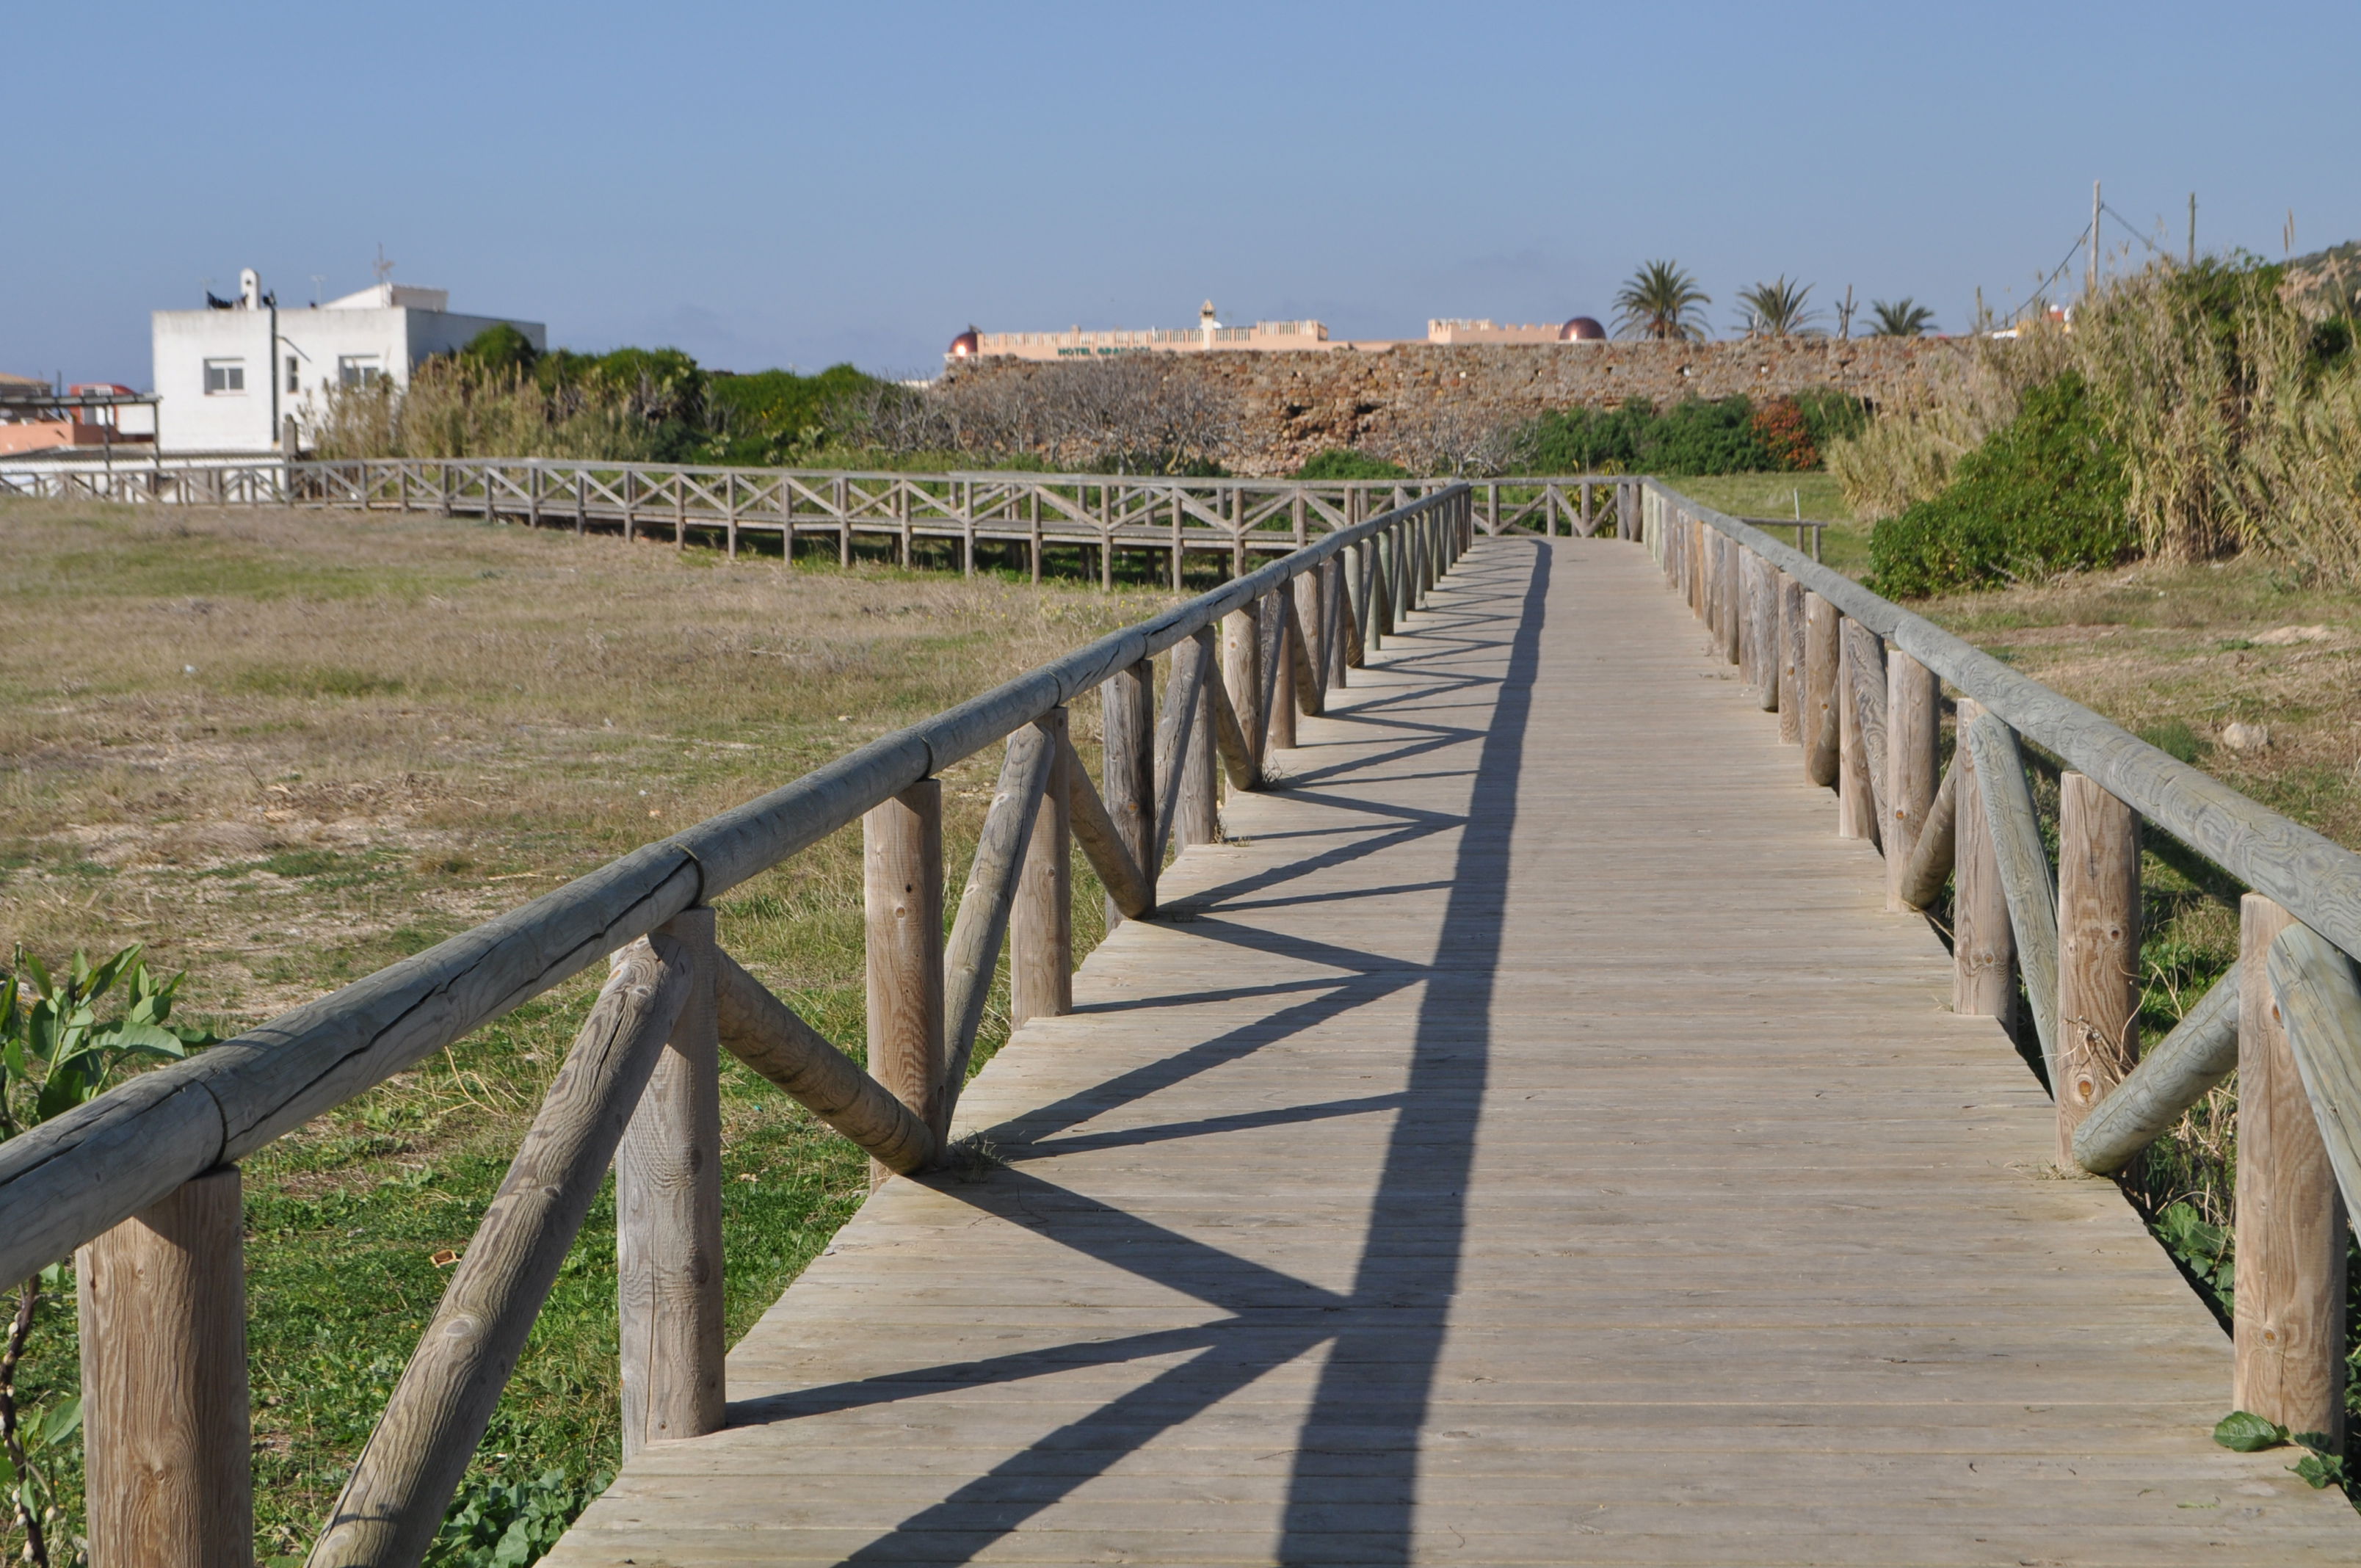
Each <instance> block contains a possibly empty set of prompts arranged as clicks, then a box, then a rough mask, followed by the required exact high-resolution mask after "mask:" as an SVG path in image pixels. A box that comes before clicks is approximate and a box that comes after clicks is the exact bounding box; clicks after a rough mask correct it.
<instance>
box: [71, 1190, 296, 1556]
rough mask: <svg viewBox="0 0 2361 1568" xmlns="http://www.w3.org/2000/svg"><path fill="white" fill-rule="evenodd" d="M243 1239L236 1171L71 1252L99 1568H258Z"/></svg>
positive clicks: (93, 1533)
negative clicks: (77, 1299) (250, 1566)
mask: <svg viewBox="0 0 2361 1568" xmlns="http://www.w3.org/2000/svg"><path fill="white" fill-rule="evenodd" d="M244 1235H245V1220H244V1210H243V1205H242V1204H241V1202H240V1195H239V1182H238V1174H237V1168H236V1167H235V1166H229V1167H225V1168H221V1169H218V1170H213V1171H208V1172H207V1173H205V1174H204V1175H203V1176H200V1177H198V1178H196V1179H194V1180H192V1181H189V1182H187V1183H184V1184H183V1185H182V1186H181V1189H180V1190H178V1191H176V1192H174V1193H172V1194H171V1195H170V1196H169V1197H167V1198H164V1199H162V1200H161V1201H159V1202H157V1203H155V1204H154V1205H152V1206H151V1207H149V1208H148V1209H146V1210H143V1211H142V1212H139V1213H138V1214H137V1215H134V1216H133V1217H132V1218H130V1219H128V1220H126V1221H124V1222H123V1223H121V1224H119V1225H116V1226H115V1227H114V1228H113V1229H112V1230H109V1231H107V1232H105V1233H104V1234H102V1235H100V1236H99V1237H98V1238H97V1239H96V1240H94V1241H93V1242H91V1243H89V1244H88V1245H84V1246H82V1248H80V1249H79V1250H78V1251H76V1253H75V1254H74V1272H75V1288H76V1290H77V1293H78V1294H79V1296H80V1307H81V1313H82V1442H83V1452H84V1454H85V1456H86V1457H85V1463H86V1465H87V1480H86V1482H85V1491H86V1494H87V1497H88V1510H89V1520H90V1561H91V1564H92V1568H247V1565H248V1564H250V1563H252V1562H253V1561H254V1478H253V1464H252V1455H253V1451H254V1442H253V1436H252V1428H251V1426H250V1425H249V1417H248V1403H247V1379H246V1253H245V1246H244ZM50 1551H51V1552H52V1553H53V1555H52V1557H51V1559H50V1560H51V1561H52V1562H56V1563H63V1562H66V1561H68V1560H69V1556H70V1554H69V1553H68V1552H67V1548H66V1545H65V1543H63V1542H56V1543H52V1545H51V1547H50Z"/></svg>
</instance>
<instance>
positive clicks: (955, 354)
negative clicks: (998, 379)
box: [949, 327, 983, 359]
mask: <svg viewBox="0 0 2361 1568" xmlns="http://www.w3.org/2000/svg"><path fill="white" fill-rule="evenodd" d="M981 353H983V334H981V333H979V332H977V331H976V330H975V328H973V327H970V328H968V329H967V330H966V331H965V332H963V333H961V334H959V335H958V336H957V337H955V338H953V339H951V345H950V351H949V356H950V358H953V359H966V358H969V357H971V356H974V355H977V354H981Z"/></svg>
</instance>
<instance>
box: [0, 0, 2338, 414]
mask: <svg viewBox="0 0 2361 1568" xmlns="http://www.w3.org/2000/svg"><path fill="white" fill-rule="evenodd" d="M2352 24H2353V13H2352V12H2351V10H2350V9H2349V7H2335V6H2331V5H2324V4H2323V5H2268V4H2265V5H2256V6H2250V7H2244V8H2236V9H2233V8H2227V7H2223V6H2220V5H2210V6H2206V7H2203V8H2202V9H2201V8H2200V7H2198V6H2196V5H2183V4H2177V3H2165V4H2148V5H1984V6H1978V7H1961V6H1928V5H1906V4H1905V5H1790V6H1773V7H1765V6H1762V5H1661V4H1660V5H1630V4H1618V5H1466V4H1463V5H1450V6H1443V5H1394V4H1363V5H1351V6H1345V5H1284V4H1279V5H1271V4H1266V5H1230V4H1200V5H1188V6H1148V5H1130V6H1112V5H1097V6H1083V5H1001V6H996V7H989V8H987V7H981V6H960V5H892V4H879V3H872V4H868V5H853V6H846V5H827V6H820V5H775V6H754V5H726V4H675V5H666V6H661V7H658V6H650V5H644V4H641V5H628V6H627V5H606V4H584V3H579V0H576V3H569V4H566V5H556V4H545V3H544V4H516V5H497V4H493V5H480V4H479V5H468V6H460V5H441V4H431V3H430V4H410V5H401V6H396V7H368V8H362V7H349V8H347V7H339V6H336V5H331V4H324V3H317V0H315V3H313V4H311V5H286V6H274V5H246V6H237V5H232V6H226V7H215V8H210V9H206V10H203V11H199V10H196V9H192V8H190V7H186V6H164V5H114V6H109V7H105V8H103V9H99V10H93V9H91V8H89V7H71V6H58V5H43V6H36V5H17V6H15V7H12V8H11V12H10V15H9V19H8V26H7V33H6V36H7V38H8V48H7V58H8V60H9V62H10V65H11V67H12V69H11V70H10V71H8V72H7V75H8V78H9V90H8V93H7V99H8V103H9V111H10V119H11V121H12V122H13V123H14V125H15V126H16V127H17V134H16V137H15V138H14V144H15V146H16V148H17V149H18V154H19V157H18V161H17V165H16V167H17V168H18V170H20V173H19V176H18V177H17V178H16V179H15V180H13V181H11V182H10V184H11V189H10V192H9V195H8V199H7V202H6V204H5V213H6V217H5V220H0V223H5V231H6V232H5V240H0V370H9V371H14V372H16V373H18V374H42V375H47V374H49V373H52V372H55V371H60V370H62V371H63V372H64V373H65V374H66V375H67V377H68V378H70V379H74V380H83V379H118V380H123V381H126V382H130V383H132V384H134V385H139V386H145V385H146V384H147V383H148V312H149V311H150V310H152V309H155V308H158V307H168V306H169V307H186V306H190V305H194V304H196V303H198V302H200V293H199V291H200V289H201V288H202V287H203V280H205V279H207V278H211V279H213V280H215V281H214V287H215V289H216V290H217V291H224V292H226V291H228V290H229V289H230V288H231V287H233V286H234V283H235V280H236V276H237V271H238V269H239V268H240V267H241V266H253V267H256V268H258V269H260V270H261V272H262V274H263V278H264V280H265V283H266V285H268V286H270V287H273V288H275V289H276V290H277V291H279V294H280V298H281V299H282V300H283V301H289V302H303V301H308V300H309V299H310V298H311V297H312V293H313V281H312V278H313V274H320V275H322V276H324V278H325V280H326V282H325V288H326V290H327V291H328V292H329V293H330V294H335V293H340V292H346V291H351V290H354V289H357V288H360V287H362V286H364V285H366V284H367V283H368V282H369V281H370V270H369V263H370V261H371V260H372V258H374V256H375V254H376V247H378V245H379V243H380V242H381V243H382V244H383V245H384V247H385V251H386V254H387V255H388V256H389V257H390V258H393V260H394V261H395V263H396V269H395V271H394V277H395V279H396V280H398V281H406V282H412V283H420V284H426V285H430V286H437V287H444V288H448V289H449V290H450V291H452V303H453V306H454V308H455V309H459V310H472V311H481V312H487V313H511V314H516V315H522V316H526V317H530V318H534V319H539V320H543V321H546V322H547V323H549V328H550V334H551V339H552V341H553V342H555V343H562V344H566V345H572V346H575V347H577V348H586V349H597V348H604V347H609V346H612V345H617V344H621V343H640V344H648V345H655V344H671V345H677V346H680V347H683V348H686V349H688V350H689V351H690V352H691V353H693V354H695V355H696V356H697V357H698V358H699V359H701V360H703V361H705V362H706V363H707V364H708V365H713V366H719V367H725V368H732V369H741V370H742V369H756V368H761V367H765V366H770V365H794V366H796V367H801V368H805V369H812V368H817V367H820V366H823V365H827V364H829V363H832V362H834V361H836V360H840V359H851V360H853V361H855V362H857V363H859V364H861V365H862V366H864V367H868V368H872V369H877V370H894V371H903V372H912V371H917V372H924V371H926V370H927V369H928V368H929V367H931V366H933V365H935V364H937V363H939V357H938V356H939V355H940V353H941V350H942V347H943V345H944V344H945V343H946V342H947V341H948V340H949V339H950V336H951V334H953V333H955V332H956V331H958V330H959V329H960V328H961V327H963V326H965V325H967V324H968V323H970V322H974V323H978V324H980V325H983V326H984V327H985V328H987V329H1017V328H1046V327H1062V326H1068V325H1072V324H1076V323H1080V324H1082V325H1085V326H1114V325H1131V326H1148V325H1180V324H1186V323H1190V322H1192V321H1193V320H1194V318H1195V313H1196V306H1197V303H1198V302H1199V301H1200V300H1201V299H1202V298H1204V297H1206V296H1208V295H1210V296H1211V297H1212V298H1213V300H1214V301H1215V302H1217V303H1218V305H1219V306H1220V308H1221V311H1222V313H1223V315H1224V319H1225V320H1230V321H1246V320H1252V319H1255V318H1257V317H1260V318H1287V317H1296V316H1316V317H1318V318H1320V319H1322V320H1323V321H1325V322H1326V323H1328V324H1329V327H1330V330H1331V331H1332V332H1333V333H1334V334H1338V335H1351V336H1417V335H1419V334H1422V332H1423V331H1424V324H1425V322H1426V319H1427V318H1428V317H1429V316H1462V315H1464V316H1491V317H1493V318H1494V319H1496V320H1502V321H1529V320H1543V319H1551V320H1554V319H1562V318H1563V317H1565V316H1566V315H1569V314H1573V313H1577V312H1587V313H1593V314H1598V315H1601V316H1604V315H1606V314H1607V313H1609V308H1610V303H1609V302H1610V299H1611V296H1612V294H1613V292H1614V290H1615V287H1616V285H1617V283H1618V281H1619V280H1621V279H1622V278H1624V277H1625V276H1627V275H1628V274H1629V273H1630V272H1631V269H1633V268H1634V267H1635V266H1636V265H1637V264H1638V263H1639V262H1641V261H1642V260H1644V259H1646V258H1652V257H1672V258H1677V259H1678V260H1679V261H1680V262H1681V263H1682V264H1683V265H1685V266H1686V267H1688V268H1689V269H1691V270H1693V271H1694V272H1695V273H1696V274H1697V277H1698V279H1699V280H1700V281H1701V282H1702V283H1703V284H1704V286H1705V287H1706V288H1707V290H1708V291H1710V292H1711V293H1712V294H1713V296H1714V300H1715V303H1714V306H1713V308H1712V312H1711V315H1712V319H1713V321H1714V323H1715V324H1716V326H1717V327H1718V328H1719V329H1722V330H1725V331H1726V330H1729V329H1730V327H1731V326H1732V324H1733V322H1734V314H1735V313H1734V311H1733V309H1732V308H1731V307H1732V303H1733V296H1734V294H1735V293H1736V291H1738V290H1739V289H1741V288H1742V287H1744V286H1745V285H1746V284H1748V283H1750V282H1752V281H1755V280H1760V279H1766V278H1770V277H1772V276H1773V275H1776V274H1780V273H1783V272H1784V273H1785V274H1787V275H1789V276H1791V277H1799V278H1801V279H1804V280H1808V281H1810V282H1812V283H1814V284H1815V285H1816V286H1817V287H1816V291H1815V295H1814V298H1815V301H1816V302H1826V301H1827V300H1828V299H1829V297H1830V296H1832V295H1834V296H1840V295H1842V293H1843V292H1844V290H1845V287H1846V285H1847V284H1850V285H1852V286H1853V288H1854V290H1855V291H1856V293H1857V295H1858V296H1859V297H1860V298H1861V299H1863V300H1866V299H1870V298H1873V297H1874V298H1891V297H1894V296H1898V295H1902V294H1909V295H1913V296H1916V298H1917V299H1918V300H1920V301H1921V302H1925V303H1927V304H1930V305H1932V306H1933V307H1934V308H1935V310H1936V312H1937V313H1938V320H1939V323H1940V324H1942V325H1944V326H1946V327H1958V326H1961V325H1963V324H1965V323H1966V322H1967V320H1968V318H1969V315H1970V313H1971V311H1972V309H1973V302H1974V299H1975V291H1976V290H1977V288H1978V287H1979V286H1982V289H1983V290H1984V291H1985V295H1986V297H1987V298H1988V299H1989V300H1991V301H1993V302H1994V303H1995V304H2000V303H2004V302H2007V301H2009V300H2011V299H2019V300H2021V299H2023V298H2024V297H2025V296H2026V294H2027V293H2029V292H2030V291H2031V289H2032V286H2033V284H2034V282H2035V281H2036V280H2037V277H2038V276H2039V275H2040V274H2041V273H2043V272H2046V271H2047V270H2048V269H2050V268H2051V267H2053V266H2055V265H2056V264H2057V263H2058V261H2059V259H2060V258H2061V257H2062V256H2063V255H2064V254H2065V252H2066V250H2067V248H2068V247H2069V246H2070V243H2071V242H2072V240H2073V238H2074V236H2075V235H2076V234H2077V233H2078V232H2079V231H2080V230H2081V226H2082V225H2083V223H2084V221H2085V219H2086V216H2087V213H2088V208H2089V203H2090V193H2091V181H2092V179H2093V178H2094V177H2096V178H2100V179H2103V180H2104V181H2105V182H2106V193H2107V199H2108V202H2109V203H2110V204H2111V205H2112V206H2114V207H2115V208H2116V209H2118V210H2119V211H2121V212H2122V213H2123V214H2125V215H2126V216H2127V217H2129V218H2131V219H2132V220H2133V221H2134V223H2135V224H2136V225H2139V226H2141V227H2143V228H2150V229H2153V228H2154V225H2158V223H2160V224H2161V225H2162V237H2163V239H2164V241H2165V243H2166V244H2167V245H2168V246H2169V247H2172V248H2174V249H2176V250H2177V249H2179V248H2180V246H2181V245H2182V244H2183V243H2184V240H2185V226H2186V223H2187V208H2186V204H2187V202H2188V197H2189V193H2190V192H2191V191H2192V190H2193V191H2195V192H2197V195H2198V200H2199V203H2200V206H2199V213H2198V225H2199V229H2198V233H2199V240H2200V244H2201V245H2202V246H2204V247H2229V246H2243V247H2246V248H2248V249H2250V250H2254V251H2257V252H2261V253H2264V254H2267V255H2270V256H2274V257H2276V256H2278V255H2279V253H2280V246H2281V234H2282V225H2283V224H2284V222H2285V219H2286V215H2287V213H2288V211H2289V209H2290V208H2292V209H2293V211H2294V214H2295V222H2296V248H2297V249H2298V250H2299V251H2302V250H2306V249H2311V248H2315V247H2319V246H2321V245H2323V244H2328V243H2332V242H2334V241H2338V240H2343V239H2345V238H2349V237H2352V236H2356V234H2361V181H2356V175H2355V155H2354V148H2355V147H2356V141H2361V138H2356V135H2355V132H2356V119H2361V93H2356V91H2355V90H2354V76H2355V73H2356V69H2361V68H2356V64H2355V63H2354V62H2355V60H2356V53H2355V50H2354V49H2353V47H2352V33H2353V26H2352ZM2110 226H2111V230H2112V234H2113V237H2114V239H2115V240H2118V241H2125V242H2126V243H2129V242H2128V239H2127V236H2125V232H2124V231H2123V230H2122V229H2120V228H2114V227H2113V225H2110Z"/></svg>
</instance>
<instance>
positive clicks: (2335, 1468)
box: [2288, 1453, 2345, 1492]
mask: <svg viewBox="0 0 2361 1568" xmlns="http://www.w3.org/2000/svg"><path fill="white" fill-rule="evenodd" d="M2288 1468H2289V1469H2290V1470H2292V1471H2294V1472H2295V1473H2296V1474H2297V1475H2301V1476H2302V1477H2303V1480H2304V1484H2305V1485H2306V1486H2310V1487H2311V1488H2312V1490H2313V1491H2315V1492H2317V1491H2322V1490H2323V1489H2325V1488H2327V1487H2329V1486H2341V1485H2343V1484H2344V1481H2345V1461H2343V1460H2342V1459H2339V1458H2337V1457H2336V1456H2335V1455H2334V1454H2333V1453H2307V1454H2305V1455H2304V1456H2303V1457H2302V1458H2301V1459H2299V1460H2297V1461H2296V1462H2295V1463H2294V1464H2290V1465H2289V1466H2288Z"/></svg>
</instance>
